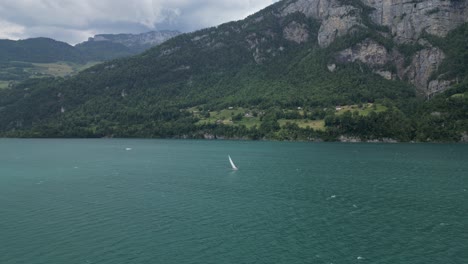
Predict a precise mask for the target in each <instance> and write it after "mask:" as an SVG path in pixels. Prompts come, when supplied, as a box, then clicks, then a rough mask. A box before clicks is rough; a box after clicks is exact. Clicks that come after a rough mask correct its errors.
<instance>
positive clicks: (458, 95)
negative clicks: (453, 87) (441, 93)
mask: <svg viewBox="0 0 468 264" xmlns="http://www.w3.org/2000/svg"><path fill="white" fill-rule="evenodd" d="M451 97H452V98H464V97H465V94H463V93H458V94H454V95H452V96H451Z"/></svg>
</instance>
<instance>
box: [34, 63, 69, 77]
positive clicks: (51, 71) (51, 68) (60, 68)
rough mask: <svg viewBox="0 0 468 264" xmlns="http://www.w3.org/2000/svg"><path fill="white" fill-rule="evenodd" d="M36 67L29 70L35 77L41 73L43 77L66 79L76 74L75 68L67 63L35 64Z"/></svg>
mask: <svg viewBox="0 0 468 264" xmlns="http://www.w3.org/2000/svg"><path fill="white" fill-rule="evenodd" d="M33 65H34V66H35V67H34V68H32V69H29V72H31V73H32V74H33V75H36V73H41V74H43V75H51V76H57V77H65V76H67V75H70V74H72V73H73V72H74V69H73V67H72V66H71V65H70V64H68V63H65V62H57V63H33Z"/></svg>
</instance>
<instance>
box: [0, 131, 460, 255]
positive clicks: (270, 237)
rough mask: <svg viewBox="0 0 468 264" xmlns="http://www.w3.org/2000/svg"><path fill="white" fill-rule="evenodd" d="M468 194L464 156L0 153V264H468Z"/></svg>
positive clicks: (262, 146)
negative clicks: (232, 165) (234, 167)
mask: <svg viewBox="0 0 468 264" xmlns="http://www.w3.org/2000/svg"><path fill="white" fill-rule="evenodd" d="M127 148H131V150H127ZM228 154H229V155H231V157H232V158H233V160H234V161H235V162H236V164H237V166H238V167H239V170H238V171H232V170H230V169H229V162H228V158H227V155H228ZM467 189H468V145H444V144H338V143H286V142H242V141H240V142H236V141H182V140H181V141H178V140H102V139H101V140H14V139H0V263H1V264H17V263H27V264H39V263H40V264H42V263H43V264H56V263H57V264H59V263H60V264H62V263H67V264H73V263H77V264H82V263H83V264H86V263H87V264H89V263H109V264H110V263H113V264H114V263H293V264H294V263H327V264H329V263H334V264H340V263H411V264H414V263H421V264H422V263H424V264H428V263H448V264H450V263H468V190H467Z"/></svg>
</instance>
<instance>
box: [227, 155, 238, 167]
mask: <svg viewBox="0 0 468 264" xmlns="http://www.w3.org/2000/svg"><path fill="white" fill-rule="evenodd" d="M228 157H229V162H230V163H231V167H232V169H233V170H238V169H237V167H236V164H234V162H233V161H232V159H231V156H229V155H228Z"/></svg>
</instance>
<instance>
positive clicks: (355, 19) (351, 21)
mask: <svg viewBox="0 0 468 264" xmlns="http://www.w3.org/2000/svg"><path fill="white" fill-rule="evenodd" d="M360 20H361V19H360V10H359V9H357V8H355V7H352V6H340V7H335V8H331V9H330V10H329V13H328V16H327V17H326V18H325V19H324V20H323V22H322V26H321V27H320V29H319V33H318V44H319V45H320V46H321V47H328V46H329V45H330V44H331V43H332V42H333V41H334V40H335V39H336V38H337V37H341V36H344V35H346V34H348V33H350V31H351V29H352V28H354V27H355V26H359V25H361V22H360ZM361 26H362V25H361Z"/></svg>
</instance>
